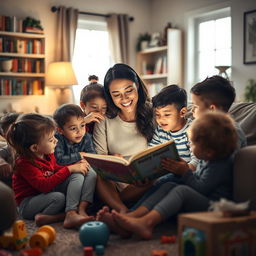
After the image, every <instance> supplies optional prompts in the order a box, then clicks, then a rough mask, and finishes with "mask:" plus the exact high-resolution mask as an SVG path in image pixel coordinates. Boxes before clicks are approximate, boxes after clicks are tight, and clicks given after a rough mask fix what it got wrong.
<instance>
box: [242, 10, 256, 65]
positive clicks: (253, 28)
mask: <svg viewBox="0 0 256 256" xmlns="http://www.w3.org/2000/svg"><path fill="white" fill-rule="evenodd" d="M244 64H256V10H253V11H248V12H245V13H244Z"/></svg>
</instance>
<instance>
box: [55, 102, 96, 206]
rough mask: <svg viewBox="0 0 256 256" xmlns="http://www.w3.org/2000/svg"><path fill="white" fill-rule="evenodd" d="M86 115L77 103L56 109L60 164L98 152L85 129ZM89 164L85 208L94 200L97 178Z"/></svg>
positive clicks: (57, 159)
mask: <svg viewBox="0 0 256 256" xmlns="http://www.w3.org/2000/svg"><path fill="white" fill-rule="evenodd" d="M84 116H85V114H84V112H83V111H82V109H81V108H80V107H79V106H77V105H75V104H64V105H62V106H60V107H59V108H57V109H56V111H55V113H54V115H53V118H54V120H55V122H56V123H57V126H58V127H57V132H56V134H55V137H56V138H57V139H58V142H57V146H56V148H55V153H54V154H55V157H56V162H57V163H58V164H59V165H70V164H73V163H76V162H79V161H81V160H83V156H84V155H85V154H86V153H85V152H87V153H96V151H95V150H94V146H93V143H92V139H91V135H90V134H88V133H86V130H85V121H84ZM83 161H85V160H83ZM87 164H88V166H87V168H88V172H87V174H86V177H85V180H84V182H85V187H86V190H87V194H86V200H85V201H86V204H84V205H83V207H84V209H85V210H86V209H87V207H88V205H89V203H92V202H93V195H94V190H95V185H96V178H97V175H96V173H95V171H94V170H93V169H92V168H91V167H90V165H89V163H87Z"/></svg>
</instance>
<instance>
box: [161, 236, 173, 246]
mask: <svg viewBox="0 0 256 256" xmlns="http://www.w3.org/2000/svg"><path fill="white" fill-rule="evenodd" d="M176 240H177V239H176V236H161V243H162V244H173V243H176Z"/></svg>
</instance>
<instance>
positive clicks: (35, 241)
mask: <svg viewBox="0 0 256 256" xmlns="http://www.w3.org/2000/svg"><path fill="white" fill-rule="evenodd" d="M55 238H56V231H55V229H54V228H53V227H52V226H49V225H44V226H42V227H40V228H39V229H38V230H37V232H36V233H35V234H33V235H32V236H31V237H30V240H29V245H30V247H31V248H35V247H39V248H41V249H42V250H45V249H46V248H47V247H48V246H49V245H50V244H51V243H52V242H53V241H54V240H55Z"/></svg>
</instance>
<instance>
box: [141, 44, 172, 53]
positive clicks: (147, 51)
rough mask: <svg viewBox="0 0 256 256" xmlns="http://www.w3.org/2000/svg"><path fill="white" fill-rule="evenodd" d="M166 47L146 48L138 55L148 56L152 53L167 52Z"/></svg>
mask: <svg viewBox="0 0 256 256" xmlns="http://www.w3.org/2000/svg"><path fill="white" fill-rule="evenodd" d="M167 49H168V47H167V45H164V46H159V47H153V48H148V49H145V50H143V51H140V52H139V54H148V53H154V52H162V51H167Z"/></svg>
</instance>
